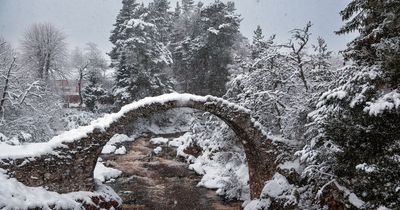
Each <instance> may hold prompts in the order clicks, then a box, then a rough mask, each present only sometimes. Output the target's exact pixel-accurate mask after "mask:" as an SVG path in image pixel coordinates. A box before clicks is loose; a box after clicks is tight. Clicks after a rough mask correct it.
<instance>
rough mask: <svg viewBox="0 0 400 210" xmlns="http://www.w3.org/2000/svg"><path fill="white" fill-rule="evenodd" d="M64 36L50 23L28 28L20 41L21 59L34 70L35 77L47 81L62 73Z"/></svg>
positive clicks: (64, 55)
mask: <svg viewBox="0 0 400 210" xmlns="http://www.w3.org/2000/svg"><path fill="white" fill-rule="evenodd" d="M64 41H65V35H64V34H63V33H62V32H61V31H60V30H59V29H57V28H56V27H55V26H53V25H52V24H50V23H36V24H33V25H32V26H30V27H29V28H28V29H27V31H26V32H25V34H24V38H23V40H22V43H21V46H22V52H23V58H24V61H25V62H26V64H27V65H29V66H30V67H31V68H32V69H34V70H35V76H36V77H37V78H39V79H44V80H48V79H49V77H50V76H51V75H52V74H54V73H58V74H60V75H64V74H63V72H62V68H63V64H64V61H65V58H66V56H67V54H66V52H67V49H66V43H65V42H64Z"/></svg>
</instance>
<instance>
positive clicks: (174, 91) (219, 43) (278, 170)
mask: <svg viewBox="0 0 400 210" xmlns="http://www.w3.org/2000/svg"><path fill="white" fill-rule="evenodd" d="M149 2H150V3H146V4H145V3H143V2H142V1H138V0H122V8H120V10H119V12H118V14H117V16H116V19H115V20H114V24H113V27H112V31H111V32H110V34H109V42H110V43H111V44H112V48H111V50H110V51H109V52H103V50H102V49H101V48H100V47H99V46H98V45H97V44H96V43H94V42H88V43H87V44H86V45H85V46H79V47H75V48H72V49H71V47H69V46H68V45H69V43H68V42H67V34H66V33H65V32H64V31H63V29H61V28H59V27H57V25H55V24H53V23H51V20H49V21H48V22H37V23H33V24H32V25H30V26H29V27H28V28H26V30H25V32H24V33H23V34H18V36H19V35H21V37H22V38H21V40H20V41H19V44H18V45H15V46H14V45H13V44H12V43H11V42H9V41H8V40H7V39H6V38H3V37H2V31H1V28H0V209H245V210H257V209H260V210H261V209H379V210H386V209H393V210H395V209H400V132H399V129H400V1H398V0H349V1H348V3H347V6H346V7H344V8H342V10H341V12H340V16H341V19H342V26H341V27H340V28H337V29H336V31H335V32H334V33H335V34H336V35H337V36H345V35H346V34H356V35H355V38H354V39H353V40H352V41H351V42H349V43H348V44H347V46H346V49H345V50H342V51H340V52H336V51H334V50H332V49H331V46H329V45H328V43H327V41H326V40H325V39H324V37H322V36H318V37H315V36H313V31H314V30H315V26H314V24H313V23H312V22H311V21H310V22H304V24H303V25H301V26H299V27H297V28H293V29H291V30H290V31H288V32H287V33H288V34H287V35H288V36H289V37H290V39H289V40H287V41H281V40H282V39H280V38H279V37H278V35H276V34H274V32H273V31H265V30H263V28H262V27H261V26H257V27H255V28H254V29H253V34H252V37H246V36H245V35H243V33H242V32H241V24H242V21H243V18H245V17H243V16H242V15H241V14H239V13H238V11H237V8H236V5H235V2H234V1H221V0H215V1H210V2H209V1H207V2H206V3H202V2H197V1H194V0H180V1H178V2H177V3H176V4H173V5H172V4H171V3H170V2H169V1H168V0H151V1H149ZM0 7H1V1H0ZM277 24H278V23H277ZM16 36H17V35H16ZM183 93H185V94H183ZM187 101H189V102H190V103H189V102H187ZM193 101H194V102H193ZM199 101H200V102H199ZM204 101H206V102H204ZM203 102H204V103H203ZM153 103H160V104H164V103H165V104H167V105H168V106H169V105H170V104H169V103H176V104H177V105H176V107H189V108H179V109H175V108H174V109H169V108H168V109H169V110H167V109H166V108H165V107H164V106H162V107H164V108H161V110H160V111H159V112H155V111H151V112H150V111H149V113H151V114H149V115H148V116H147V114H143V115H140V113H146V112H147V111H146V110H147V109H152V104H153ZM186 103H187V104H189V106H186V105H182V104H186ZM196 103H199V104H201V105H198V106H205V107H206V108H204V109H203V110H195V109H190V106H192V107H196V106H197V105H196ZM213 103H215V104H217V105H216V106H217V108H213V109H215V110H217V111H207V110H208V109H210V110H212V109H211V108H209V107H212V106H211V105H209V104H213ZM193 104H195V105H196V106H195V105H193ZM167 105H166V106H167ZM146 107H147V108H146ZM120 110H121V111H120ZM131 110H133V111H135V110H136V112H138V113H139V115H138V116H142V117H139V118H138V120H135V121H132V122H130V123H129V124H123V126H120V127H123V128H121V129H122V130H121V132H117V133H116V134H115V135H114V133H112V134H111V133H108V132H109V131H108V130H107V129H108V127H107V126H109V125H110V126H111V125H113V124H112V123H114V122H117V119H120V118H121V119H122V118H123V117H121V116H122V115H123V114H122V115H121V116H120V115H119V113H128V112H131ZM227 110H236V111H234V112H229V113H228V111H227ZM242 112H243V113H249V115H251V120H252V123H251V125H254V127H256V128H257V129H260V130H261V131H262V133H263V135H265V140H260V141H265V143H262V144H261V143H260V145H264V144H271V145H274V148H278V149H275V150H274V151H270V150H268V151H267V150H265V151H263V152H262V153H261V152H260V153H259V154H256V155H255V156H257V158H259V159H261V160H262V159H268V158H269V156H263V155H264V154H270V153H271V154H272V153H274V154H277V155H276V159H275V161H273V164H272V165H270V166H268V167H269V169H268V170H269V171H272V177H271V178H270V179H268V180H262V186H261V188H260V190H261V191H260V192H259V193H258V194H257V196H254V195H255V194H254V190H253V188H252V186H251V185H252V184H253V182H254V178H253V177H252V176H253V172H252V170H253V168H254V167H255V168H256V169H257V167H258V166H254V165H250V162H249V161H250V160H249V159H250V157H249V156H248V155H249V154H250V152H249V151H248V150H249V149H248V148H251V147H249V146H247V145H246V142H245V141H243V138H242V136H241V134H240V133H238V132H237V130H236V129H237V125H241V123H242V124H244V123H245V121H244V120H242V121H243V122H242V121H241V120H240V119H239V120H238V119H236V118H234V115H235V114H238V113H239V114H241V113H242ZM111 113H117V114H111ZM219 113H221V114H219ZM225 113H228V114H225ZM240 116H242V115H240ZM96 119H97V120H96ZM124 119H125V118H124ZM135 119H136V118H135ZM230 119H235V120H236V121H235V120H232V121H230ZM107 120H109V121H107ZM113 120H114V121H113ZM233 122H234V123H233ZM96 123H97V124H96ZM107 123H108V124H107ZM124 123H125V122H124ZM235 123H237V124H235ZM98 125H101V126H103V127H101V126H100V127H96V126H98ZM246 125H247V124H246ZM91 126H92V127H91ZM239 127H240V126H239ZM90 129H92V130H90ZM95 129H98V130H102V129H103V130H105V131H106V132H104V133H105V134H104V136H106V137H107V141H106V142H104V145H103V146H102V147H101V148H100V150H98V151H97V150H96V151H97V153H101V154H97V156H95V159H94V164H95V169H94V171H93V170H92V171H90V170H89V169H88V170H89V173H91V174H90V176H91V178H93V176H94V178H95V180H96V181H95V183H96V185H99V186H100V187H98V188H97V189H96V190H92V192H87V191H88V190H84V189H86V188H82V190H79V192H75V190H74V191H68V192H63V191H61V190H57V189H56V190H54V188H53V186H52V185H49V186H47V185H46V182H47V181H48V180H50V178H48V177H47V176H50V175H48V174H51V173H54V174H57V173H58V172H55V171H46V170H49V169H48V168H47V169H46V165H44V167H45V169H38V168H37V171H39V172H36V170H35V167H32V166H33V165H34V164H36V163H34V162H35V161H44V160H46V161H48V160H50V159H51V160H53V161H54V160H58V159H57V158H61V156H62V155H64V152H63V153H57V154H56V152H55V151H58V150H56V149H57V148H62V147H63V148H64V149H65V148H69V149H68V150H70V152H71V154H75V153H76V152H77V151H81V150H82V148H80V147H77V148H78V149H77V150H76V151H75V149H76V148H74V147H71V146H69V143H71V142H75V141H78V140H79V139H84V138H86V137H87V138H89V137H90V138H91V133H94V134H95V133H96V132H97V131H96V130H95ZM118 131H119V130H118ZM122 131H123V132H122ZM99 132H103V131H99ZM254 135H255V134H254ZM101 138H103V136H102V137H96V138H94V139H97V140H98V141H99V142H100V140H99V139H101ZM254 138H255V137H254ZM69 139H71V140H69ZM249 140H251V141H258V140H259V139H249ZM79 141H82V142H83V141H84V140H79ZM85 141H86V140H85ZM59 142H61V143H59ZM63 142H64V143H66V144H65V145H67V146H65V145H62V144H63ZM67 143H68V144H67ZM95 144H96V142H95V141H94V142H93V143H92V144H89V143H85V144H84V145H85V146H87V147H88V148H89V147H92V146H93V145H95ZM98 144H102V143H98ZM60 145H61V146H60ZM256 145H258V143H256ZM255 148H256V147H255ZM256 149H257V150H255V151H259V150H260V151H262V150H263V148H256ZM250 150H251V149H250ZM60 151H61V150H60ZM62 151H64V150H62ZM264 152H265V153H264ZM66 153H68V152H66ZM251 154H253V153H251ZM42 157H43V160H42V159H40V158H42ZM73 157H74V156H73ZM77 157H78V156H77ZM85 157H86V156H85ZM97 157H98V158H97ZM274 157H275V156H274ZM87 158H88V159H87V160H88V161H85V160H84V159H82V160H80V161H81V162H82V163H84V164H89V163H86V162H90V161H89V159H90V158H91V157H87ZM129 158H130V159H129ZM67 159H73V158H71V156H69V157H67ZM20 160H21V161H20ZM60 160H61V159H60ZM122 161H125V162H122ZM133 161H135V162H133ZM266 161H268V160H266ZM29 162H31V164H32V165H30V163H29ZM92 162H93V161H92ZM133 163H134V164H133ZM57 165H59V167H60V169H61V168H62V171H63V172H62V173H69V172H67V170H65V168H64V167H67V166H66V165H68V164H67V163H66V162H60V161H57ZM86 166H87V168H90V167H89V166H88V165H84V167H83V168H85V167H86ZM178 166H179V167H178ZM23 167H26V168H25V169H22V168H23ZM76 167H78V166H76ZM79 167H82V166H79ZM259 167H260V168H261V167H264V166H261V165H260V166H259ZM20 168H21V170H23V174H24V175H23V176H26V177H30V179H39V180H40V179H41V178H40V177H41V176H43V177H44V178H43V180H44V181H43V182H38V183H41V184H29V183H28V182H25V181H22V180H25V178H21V177H20V176H19V175H17V174H18V173H19V172H17V171H18V170H19V169H20ZM49 168H50V165H49ZM13 170H15V171H16V172H15V173H14V172H13ZM25 170H26V171H25ZM74 170H75V169H74ZM168 170H171V172H169V171H168ZM68 171H69V170H68ZM77 171H78V169H77ZM82 171H83V172H82V173H84V171H86V169H85V170H84V169H82ZM132 171H133V172H132ZM170 173H172V174H173V175H170ZM38 174H42V175H38ZM138 174H139V175H138ZM69 176H70V177H69V178H68V179H72V180H74V178H75V176H76V180H78V179H80V178H79V176H80V175H78V174H76V175H69ZM170 176H171V177H172V178H171V177H170ZM35 177H39V178H35ZM185 177H192V178H190V179H189V178H185ZM193 177H195V178H193ZM150 179H151V180H152V181H151V182H150V181H148V180H150ZM171 180H172V181H171ZM188 180H189V181H188ZM57 182H63V179H61V178H60V179H59V180H57ZM88 182H89V181H88ZM31 183H33V182H31ZM143 183H145V184H143ZM146 183H147V184H146ZM149 183H150V184H149ZM151 183H153V184H154V183H157V184H154V186H153V185H151ZM171 183H172V184H171ZM150 185H151V186H150ZM160 186H163V187H162V189H161V187H160ZM171 186H173V187H171ZM156 187H158V188H157V189H155V188H156ZM78 188H79V187H78ZM159 188H160V189H161V190H160V189H159ZM180 188H181V189H180ZM186 188H188V189H190V190H188V191H184V189H185V190H186ZM53 191H55V192H53ZM142 191H143V192H142ZM161 191H162V193H163V194H162V195H160V192H161ZM192 191H193V192H192ZM129 192H131V193H129ZM133 192H135V193H133ZM189 192H190V193H189ZM194 192H195V193H194ZM207 192H208V193H211V194H213V195H214V197H212V198H210V197H204V196H205V194H207ZM93 193H94V194H93ZM96 193H97V194H96ZM102 193H103V194H102ZM140 193H143V195H142V194H140ZM157 193H158V194H157ZM158 196H159V197H158ZM94 198H97V200H96V199H94ZM187 199H189V200H187ZM203 199H204V200H203ZM98 200H101V201H98ZM102 202H103V203H102ZM113 202H114V203H115V202H116V203H117V204H115V205H114V203H113ZM106 203H107V204H106ZM110 203H111V204H110ZM214 203H218V205H221V206H223V207H216V205H217V204H215V205H214ZM211 204H213V206H210V205H211Z"/></svg>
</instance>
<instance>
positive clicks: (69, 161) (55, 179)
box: [0, 93, 279, 198]
mask: <svg viewBox="0 0 400 210" xmlns="http://www.w3.org/2000/svg"><path fill="white" fill-rule="evenodd" d="M183 107H187V108H192V109H196V110H200V111H204V112H209V113H211V114H213V115H215V116H217V117H219V118H220V119H221V120H223V121H224V122H225V123H227V125H228V126H229V127H230V128H231V129H232V130H233V131H234V132H235V134H236V135H237V136H238V139H239V140H240V142H241V143H242V144H243V148H244V151H245V153H246V158H247V162H248V168H249V179H250V183H249V184H250V193H251V197H252V198H256V197H258V196H259V195H260V193H261V191H262V188H263V186H264V182H265V181H267V180H270V179H271V178H272V176H273V175H274V173H275V170H276V162H277V161H276V160H277V157H278V155H279V154H278V153H279V150H278V149H277V146H276V145H275V144H274V142H272V140H270V139H268V138H267V136H266V135H265V133H263V131H262V129H261V126H260V125H259V124H258V123H257V122H256V121H255V120H254V119H253V118H252V117H251V114H250V111H249V110H247V109H245V108H243V107H240V106H238V105H236V104H233V103H230V102H228V101H226V100H223V99H220V98H216V97H212V96H196V95H191V94H178V93H172V94H166V95H162V96H158V97H149V98H145V99H142V100H140V101H138V102H134V103H132V104H128V105H126V106H124V107H122V108H121V110H120V111H119V112H118V113H114V114H107V115H105V116H104V117H103V118H100V119H98V120H95V121H93V122H92V124H91V125H89V126H85V127H81V128H78V129H74V130H71V131H67V132H65V133H63V134H61V135H59V136H56V137H54V138H53V139H52V140H51V141H50V142H48V143H45V144H43V145H42V147H41V149H40V150H39V151H37V152H35V153H29V152H27V151H31V150H32V148H29V147H35V145H34V144H32V145H28V146H25V147H24V148H21V150H20V151H19V152H14V153H12V154H11V153H10V154H8V155H7V154H3V155H0V158H1V161H0V168H3V169H6V170H7V172H8V174H9V175H10V176H12V177H15V178H16V179H17V180H18V181H20V182H22V183H24V184H25V185H27V186H44V187H46V188H47V189H49V190H52V191H56V192H59V193H67V192H73V191H93V190H95V187H96V186H95V182H94V178H93V172H94V168H95V166H96V163H97V158H98V157H99V156H100V154H101V150H102V148H103V147H104V146H105V145H106V143H107V142H108V141H109V139H110V138H111V137H112V136H113V135H114V134H117V133H121V132H123V131H124V127H125V126H126V125H128V124H130V123H131V122H133V121H135V120H137V119H139V118H146V117H148V116H150V115H152V114H154V113H156V112H160V111H166V110H170V109H174V108H183ZM36 147H37V145H36ZM14 151H17V150H15V148H14Z"/></svg>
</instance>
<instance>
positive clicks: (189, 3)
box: [182, 0, 194, 14]
mask: <svg viewBox="0 0 400 210" xmlns="http://www.w3.org/2000/svg"><path fill="white" fill-rule="evenodd" d="M193 8H194V0H182V10H183V13H186V14H189V13H190V12H191V11H192V10H193Z"/></svg>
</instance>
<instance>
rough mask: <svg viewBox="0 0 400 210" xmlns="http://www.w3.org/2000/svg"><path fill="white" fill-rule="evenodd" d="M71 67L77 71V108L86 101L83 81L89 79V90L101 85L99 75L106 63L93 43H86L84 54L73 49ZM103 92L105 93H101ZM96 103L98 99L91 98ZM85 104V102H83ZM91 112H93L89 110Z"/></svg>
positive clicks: (77, 49)
mask: <svg viewBox="0 0 400 210" xmlns="http://www.w3.org/2000/svg"><path fill="white" fill-rule="evenodd" d="M71 65H72V67H73V68H74V69H76V70H77V71H78V94H79V98H80V103H79V107H82V104H83V103H84V102H85V101H86V99H85V97H84V95H83V94H82V88H83V81H84V79H90V81H89V82H90V83H92V84H91V88H95V87H97V85H99V84H100V83H101V75H102V73H104V71H105V70H106V69H107V62H106V60H105V58H104V56H103V55H102V53H101V51H100V50H99V49H98V48H97V45H96V44H95V43H92V42H89V43H87V47H86V48H85V52H83V51H82V50H81V49H79V48H75V50H74V51H73V52H72V55H71ZM103 92H105V91H103ZM90 100H92V101H94V102H96V101H97V100H98V98H93V97H91V99H90ZM85 104H86V102H85ZM91 111H93V110H92V109H91Z"/></svg>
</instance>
